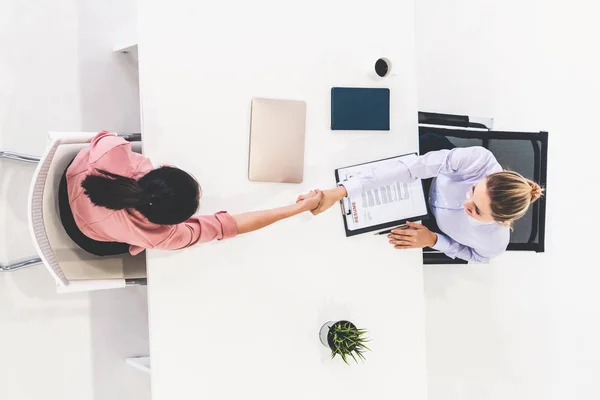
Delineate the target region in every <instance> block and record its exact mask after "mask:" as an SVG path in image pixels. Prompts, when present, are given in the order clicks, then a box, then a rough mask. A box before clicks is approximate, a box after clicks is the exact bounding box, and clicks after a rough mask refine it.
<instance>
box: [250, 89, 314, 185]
mask: <svg viewBox="0 0 600 400" xmlns="http://www.w3.org/2000/svg"><path fill="white" fill-rule="evenodd" d="M305 129H306V102H304V101H294V100H274V99H252V113H251V117H250V157H249V160H248V179H250V180H251V181H260V182H285V183H301V182H302V180H303V179H304V137H305Z"/></svg>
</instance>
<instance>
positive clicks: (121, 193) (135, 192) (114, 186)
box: [59, 131, 322, 256]
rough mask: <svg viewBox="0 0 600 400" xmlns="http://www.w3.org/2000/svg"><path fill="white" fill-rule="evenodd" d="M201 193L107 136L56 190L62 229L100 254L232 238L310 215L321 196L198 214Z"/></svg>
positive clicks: (176, 172) (190, 181) (183, 176)
mask: <svg viewBox="0 0 600 400" xmlns="http://www.w3.org/2000/svg"><path fill="white" fill-rule="evenodd" d="M200 196H201V191H200V186H199V185H198V182H196V180H195V179H194V178H193V177H192V176H191V175H190V174H188V173H187V172H185V171H182V170H180V169H178V168H174V167H166V166H163V167H160V168H156V169H154V167H153V166H152V164H151V162H150V160H149V159H148V158H146V157H144V156H143V155H141V154H138V153H135V152H133V151H132V150H131V146H130V144H129V143H128V142H127V141H125V140H124V139H122V138H119V137H117V136H116V135H115V134H113V133H109V132H106V131H102V132H100V133H99V134H98V135H97V136H96V137H95V138H94V139H93V140H92V142H91V144H90V146H89V147H88V148H86V149H83V150H81V152H80V153H79V154H78V155H77V157H75V159H74V160H73V162H72V163H71V165H70V166H69V167H68V168H67V170H66V171H65V174H64V175H63V179H62V180H61V184H60V188H59V204H60V214H61V220H62V223H63V226H64V227H65V230H66V231H67V233H68V234H69V236H70V237H71V239H73V241H74V242H75V243H77V244H78V245H79V246H80V247H81V248H83V249H84V250H86V251H88V252H89V253H92V254H95V255H100V256H104V255H116V254H122V253H126V252H128V251H129V252H130V253H131V254H133V255H136V254H139V253H140V252H142V251H143V250H144V249H152V248H160V249H172V250H175V249H182V248H185V247H189V246H192V245H194V244H196V243H201V242H208V241H211V240H221V239H227V238H231V237H233V236H236V235H239V234H243V233H248V232H252V231H254V230H257V229H261V228H264V227H266V226H268V225H271V224H272V223H274V222H277V221H280V220H282V219H285V218H288V217H291V216H294V215H297V214H300V213H302V212H304V211H312V210H313V209H315V208H317V206H318V204H319V201H320V200H321V196H322V193H321V192H320V191H312V192H311V193H310V194H309V195H307V196H306V197H305V199H304V200H302V201H300V202H299V203H296V204H293V205H289V206H286V207H281V208H276V209H271V210H265V211H256V212H249V213H244V214H238V215H230V214H229V213H227V212H219V213H216V214H214V215H209V216H193V215H194V213H196V211H197V210H198V206H199V202H200Z"/></svg>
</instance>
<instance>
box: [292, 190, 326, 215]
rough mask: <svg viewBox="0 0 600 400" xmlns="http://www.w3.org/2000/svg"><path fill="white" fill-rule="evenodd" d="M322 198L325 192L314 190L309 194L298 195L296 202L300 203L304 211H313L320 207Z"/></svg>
mask: <svg viewBox="0 0 600 400" xmlns="http://www.w3.org/2000/svg"><path fill="white" fill-rule="evenodd" d="M322 199H323V192H322V191H321V190H312V191H310V192H309V193H307V194H303V195H301V196H298V199H297V200H296V203H298V204H300V206H301V207H302V211H313V210H315V209H316V208H317V207H319V204H320V203H321V200H322ZM313 214H314V212H313Z"/></svg>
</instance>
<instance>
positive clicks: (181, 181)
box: [81, 167, 200, 225]
mask: <svg viewBox="0 0 600 400" xmlns="http://www.w3.org/2000/svg"><path fill="white" fill-rule="evenodd" d="M97 172H98V175H88V176H87V177H86V178H85V179H84V180H83V182H82V183H81V186H82V187H83V189H84V193H85V194H86V195H87V196H88V197H89V198H90V200H91V201H92V203H94V205H96V206H98V207H106V208H108V209H110V210H123V209H135V210H137V211H139V212H141V213H142V214H143V215H144V216H145V217H146V218H148V220H149V221H150V222H153V223H155V224H160V225H173V224H179V223H181V222H185V221H186V220H187V219H188V218H190V217H191V216H192V215H194V213H195V212H196V211H197V209H198V205H199V201H200V186H199V185H198V182H196V180H195V179H194V178H193V177H192V176H191V175H190V174H188V173H187V172H185V171H182V170H180V169H179V168H173V167H161V168H157V169H154V170H152V171H150V172H148V173H147V174H146V175H144V176H143V177H141V178H140V179H139V180H135V179H133V178H127V177H125V176H121V175H118V174H113V173H111V172H108V171H104V170H97Z"/></svg>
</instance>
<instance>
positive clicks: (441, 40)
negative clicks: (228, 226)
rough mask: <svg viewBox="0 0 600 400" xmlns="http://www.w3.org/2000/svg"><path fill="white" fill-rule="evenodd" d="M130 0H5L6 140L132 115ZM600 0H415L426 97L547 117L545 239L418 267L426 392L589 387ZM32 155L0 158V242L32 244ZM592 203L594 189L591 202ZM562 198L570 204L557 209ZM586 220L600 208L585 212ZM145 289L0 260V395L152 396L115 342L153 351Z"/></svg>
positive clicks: (433, 105)
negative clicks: (78, 283) (424, 310)
mask: <svg viewBox="0 0 600 400" xmlns="http://www.w3.org/2000/svg"><path fill="white" fill-rule="evenodd" d="M134 11H135V1H133V0H126V1H118V0H105V1H98V0H55V1H54V2H45V3H44V4H43V5H42V3H41V2H25V1H21V0H4V1H1V2H0V54H2V57H1V58H0V147H1V148H3V149H11V150H17V151H22V152H31V153H39V152H41V151H42V150H43V148H44V139H45V133H46V131H48V130H70V131H75V130H99V129H110V130H116V131H139V111H138V108H137V106H138V104H137V98H138V97H137V83H136V82H135V77H134V75H135V72H134V71H133V70H132V69H131V66H130V65H129V64H127V63H125V62H122V61H123V60H120V59H119V58H115V56H114V55H113V54H112V53H111V51H110V50H111V48H112V47H113V46H114V45H116V44H118V43H122V42H128V41H129V40H130V39H131V37H132V36H133V35H134V32H135V17H134V16H135V12H134ZM597 15H599V10H598V6H597V5H596V4H595V3H593V2H591V1H584V0H577V1H576V2H575V3H573V2H571V3H568V5H567V3H565V2H560V3H559V2H541V1H518V0H507V1H503V2H481V1H478V0H451V1H444V0H421V1H418V2H417V26H418V31H417V48H418V51H419V54H418V62H419V65H418V70H419V85H420V106H421V109H424V110H425V109H426V110H432V111H441V112H456V113H468V114H471V115H477V116H492V117H495V119H496V126H497V128H501V129H524V130H539V129H547V130H549V131H550V135H551V136H550V157H551V159H550V164H551V166H550V181H549V189H548V199H549V204H548V207H549V208H548V214H549V221H548V227H547V232H548V239H547V240H548V242H547V243H548V249H547V253H546V254H543V255H534V254H510V255H506V256H504V257H502V258H501V259H499V260H497V261H495V262H494V263H493V264H491V265H489V266H477V267H475V266H472V267H428V268H426V270H425V293H426V297H427V304H428V334H427V345H428V368H429V372H430V375H429V389H430V399H431V400H454V399H456V400H458V399H461V400H462V399H465V400H482V399H506V398H511V399H528V400H531V399H535V400H537V399H578V400H579V399H582V400H587V399H597V398H600V384H599V383H598V380H597V377H598V376H600V345H599V344H598V343H600V342H599V341H598V340H597V338H598V337H600V327H599V325H598V321H599V320H600V319H599V317H600V313H599V312H598V304H600V296H599V294H598V293H600V292H598V291H597V290H596V283H597V282H598V281H599V279H598V278H600V276H599V271H600V270H599V269H598V267H597V265H595V264H597V262H595V263H594V265H592V264H593V261H590V259H589V258H588V257H587V256H586V254H589V253H585V252H578V251H577V249H581V248H582V247H585V248H588V247H589V246H593V245H594V243H595V239H594V238H595V233H594V232H593V231H592V230H591V228H590V227H593V226H595V224H594V222H590V221H587V222H586V221H585V219H584V218H583V217H581V215H582V213H584V214H586V215H587V214H591V217H592V218H597V217H596V216H595V213H593V212H592V213H588V212H587V211H586V210H589V209H590V207H592V209H593V207H594V205H593V204H594V202H595V200H594V199H593V198H591V199H590V194H589V193H590V192H591V189H589V185H590V182H595V180H592V179H590V176H589V175H590V174H589V171H595V170H596V168H595V167H593V166H592V165H591V163H590V160H592V159H593V157H595V152H596V151H597V150H596V149H597V148H598V133H597V129H594V128H593V124H590V123H589V120H590V119H591V118H594V116H595V115H597V113H598V110H599V109H600V101H599V98H600V97H599V95H598V93H600V78H599V75H598V71H600V46H598V45H597V42H598V38H600V28H598V24H596V23H595V20H594V18H595V16H597ZM31 173H32V169H31V168H29V167H22V166H16V165H15V164H13V163H10V162H6V161H1V162H0V220H1V221H3V224H2V225H1V226H0V259H1V260H2V261H7V260H9V259H14V258H20V257H24V256H27V255H29V254H33V249H32V246H31V244H30V241H29V236H28V232H27V228H26V224H25V199H26V196H27V186H28V181H29V178H30V176H31ZM589 204H591V205H589ZM564 210H567V211H564ZM595 222H596V223H597V221H595ZM145 294H146V293H145V289H143V288H142V289H128V290H122V291H109V292H100V293H93V294H77V295H72V296H58V295H56V294H55V292H54V286H53V282H52V281H51V279H50V277H49V276H48V275H47V274H46V272H45V271H44V270H43V269H42V268H39V267H37V268H33V269H29V270H26V271H22V272H15V273H11V274H0V355H1V357H0V399H11V400H21V399H41V398H45V399H49V400H53V399H57V400H58V399H60V400H63V399H64V400H75V399H76V400H88V399H89V400H92V399H93V400H121V399H149V398H150V394H149V377H148V376H147V375H145V374H143V373H141V372H139V371H137V370H135V369H133V368H131V367H128V366H126V364H125V358H127V357H131V356H138V355H145V354H147V352H148V337H147V319H146V316H145V315H146V314H145V308H146V299H145Z"/></svg>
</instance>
